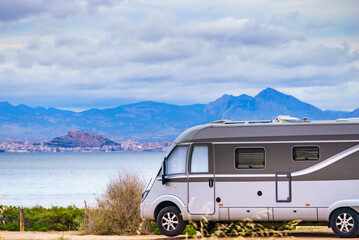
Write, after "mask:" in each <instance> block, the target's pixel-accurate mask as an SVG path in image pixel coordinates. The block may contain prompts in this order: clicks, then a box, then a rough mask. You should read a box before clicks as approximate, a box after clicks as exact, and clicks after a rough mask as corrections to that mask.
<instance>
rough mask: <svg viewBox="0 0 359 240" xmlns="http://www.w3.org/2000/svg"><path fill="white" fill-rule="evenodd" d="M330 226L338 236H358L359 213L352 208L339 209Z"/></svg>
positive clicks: (333, 215) (332, 217) (334, 213)
mask: <svg viewBox="0 0 359 240" xmlns="http://www.w3.org/2000/svg"><path fill="white" fill-rule="evenodd" d="M330 226H331V228H332V229H333V232H334V233H335V235H337V236H338V237H342V238H345V237H346V238H353V237H356V235H357V234H358V233H359V214H358V213H357V212H356V211H354V210H353V209H351V208H340V209H337V210H335V211H334V212H333V214H332V216H331V218H330Z"/></svg>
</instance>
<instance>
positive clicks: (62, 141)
mask: <svg viewBox="0 0 359 240" xmlns="http://www.w3.org/2000/svg"><path fill="white" fill-rule="evenodd" d="M45 145H48V146H50V147H102V146H105V145H106V146H116V145H119V143H116V142H114V141H112V140H110V139H108V138H107V137H104V136H101V135H99V134H93V133H88V132H79V131H69V132H68V133H67V134H66V135H65V136H62V137H56V138H54V139H52V140H51V141H49V142H45Z"/></svg>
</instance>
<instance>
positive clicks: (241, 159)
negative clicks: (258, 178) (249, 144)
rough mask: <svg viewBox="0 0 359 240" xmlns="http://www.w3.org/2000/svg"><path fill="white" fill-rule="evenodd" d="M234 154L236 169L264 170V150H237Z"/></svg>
mask: <svg viewBox="0 0 359 240" xmlns="http://www.w3.org/2000/svg"><path fill="white" fill-rule="evenodd" d="M235 154H236V168H238V169H261V168H264V165H265V159H264V148H237V149H236V153H235Z"/></svg>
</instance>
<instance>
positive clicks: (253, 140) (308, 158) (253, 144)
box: [141, 116, 359, 237]
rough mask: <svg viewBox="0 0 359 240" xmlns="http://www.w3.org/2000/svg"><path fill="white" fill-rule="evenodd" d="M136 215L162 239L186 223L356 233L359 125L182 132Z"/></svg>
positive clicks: (213, 127)
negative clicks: (284, 225)
mask: <svg viewBox="0 0 359 240" xmlns="http://www.w3.org/2000/svg"><path fill="white" fill-rule="evenodd" d="M141 216H142V218H144V219H150V220H156V221H157V225H158V227H159V229H160V231H161V232H162V233H163V234H165V235H167V236H175V235H178V234H181V233H182V232H183V229H184V227H185V225H186V222H187V221H189V220H192V221H198V220H200V219H201V218H203V217H206V218H207V219H208V220H210V221H211V223H214V222H226V221H240V220H244V219H252V220H253V221H260V222H267V223H272V224H274V223H279V222H285V221H292V220H301V222H300V223H301V224H302V225H311V226H313V225H324V226H330V227H331V228H332V229H333V231H334V233H335V234H336V235H337V236H339V237H355V236H356V235H357V234H358V233H359V118H349V119H338V120H330V121H310V120H308V119H307V118H303V120H299V119H297V118H293V117H289V116H279V117H278V118H277V119H276V120H268V121H227V120H219V121H215V122H212V123H209V124H205V125H200V126H196V127H193V128H190V129H188V130H186V131H185V132H183V133H182V134H181V135H180V136H179V137H178V138H177V139H176V140H175V141H174V143H173V145H172V146H171V147H170V149H169V150H168V152H167V153H166V155H165V158H164V161H163V164H162V167H161V169H160V171H159V172H158V174H157V176H156V177H155V178H154V179H153V181H152V182H151V183H149V184H148V186H147V187H146V189H145V191H144V193H143V198H142V203H141Z"/></svg>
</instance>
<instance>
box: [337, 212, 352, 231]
mask: <svg viewBox="0 0 359 240" xmlns="http://www.w3.org/2000/svg"><path fill="white" fill-rule="evenodd" d="M335 224H336V226H337V228H338V229H339V231H341V232H344V233H347V232H350V231H351V230H352V229H353V227H354V219H353V217H352V216H351V215H350V214H349V213H341V214H339V216H338V217H337V219H336V221H335Z"/></svg>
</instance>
